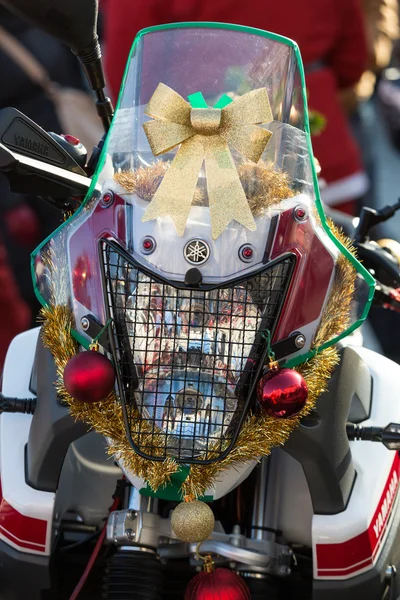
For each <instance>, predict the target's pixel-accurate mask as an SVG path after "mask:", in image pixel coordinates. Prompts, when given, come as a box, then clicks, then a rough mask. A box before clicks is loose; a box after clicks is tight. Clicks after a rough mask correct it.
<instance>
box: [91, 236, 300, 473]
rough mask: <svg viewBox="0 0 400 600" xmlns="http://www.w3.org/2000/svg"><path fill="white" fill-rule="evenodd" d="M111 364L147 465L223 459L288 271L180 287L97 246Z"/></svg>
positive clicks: (284, 263) (288, 260) (130, 432)
mask: <svg viewBox="0 0 400 600" xmlns="http://www.w3.org/2000/svg"><path fill="white" fill-rule="evenodd" d="M102 250H103V270H104V281H105V287H106V298H107V304H108V311H109V316H110V317H112V318H113V332H114V333H113V337H114V354H115V356H114V359H115V361H116V363H117V368H118V370H119V388H120V389H119V394H120V399H121V402H122V406H123V409H124V415H125V425H126V428H127V437H128V439H129V441H130V443H131V445H132V447H133V449H134V450H135V451H136V452H138V453H139V454H141V455H142V456H144V457H146V458H149V459H158V460H163V459H165V458H166V457H168V456H172V457H174V458H175V459H176V460H178V461H179V462H184V463H193V462H196V463H198V462H213V461H215V460H218V459H220V458H221V455H222V454H226V453H227V450H229V449H230V448H229V447H230V446H232V445H233V442H234V440H235V439H236V436H237V434H238V431H239V429H240V426H241V423H242V421H243V414H244V412H245V411H247V408H248V405H249V390H250V388H251V384H252V382H253V380H254V378H255V375H256V373H257V372H258V370H259V369H258V367H259V363H260V357H261V356H262V354H263V352H264V353H265V347H266V340H265V332H266V331H267V330H269V331H273V329H274V326H275V325H276V322H277V319H278V317H279V313H280V309H281V307H282V304H283V301H284V298H285V294H286V290H287V288H288V284H289V282H290V276H291V272H292V267H293V263H294V257H293V256H287V257H285V258H283V259H282V260H280V261H279V262H275V263H274V264H271V265H270V266H268V267H266V269H265V270H264V271H262V272H258V273H257V274H256V275H254V276H252V277H249V278H247V279H245V280H242V281H241V282H236V283H234V284H230V285H227V286H226V287H221V288H217V289H212V290H208V291H205V290H201V289H182V287H174V286H173V285H171V284H169V283H168V284H167V283H163V282H161V281H159V280H157V279H156V278H153V276H151V275H149V274H148V273H145V272H144V271H142V270H140V267H138V266H137V265H135V264H134V263H133V262H132V261H131V260H129V259H128V257H126V256H125V255H124V253H123V251H122V250H120V249H119V248H118V246H117V245H116V244H114V243H113V242H108V241H105V240H103V241H102Z"/></svg>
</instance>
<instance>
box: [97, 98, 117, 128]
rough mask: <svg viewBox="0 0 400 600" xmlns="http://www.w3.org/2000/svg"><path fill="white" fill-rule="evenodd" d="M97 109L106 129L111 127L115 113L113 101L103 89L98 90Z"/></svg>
mask: <svg viewBox="0 0 400 600" xmlns="http://www.w3.org/2000/svg"><path fill="white" fill-rule="evenodd" d="M96 96H97V100H96V110H97V114H98V115H99V117H100V119H101V122H102V123H103V127H104V131H105V132H107V131H108V130H109V129H110V125H111V121H112V118H113V114H114V109H113V105H112V102H111V100H110V98H108V96H105V94H104V91H103V90H96Z"/></svg>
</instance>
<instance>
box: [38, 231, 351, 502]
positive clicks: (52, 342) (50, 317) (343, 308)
mask: <svg viewBox="0 0 400 600" xmlns="http://www.w3.org/2000/svg"><path fill="white" fill-rule="evenodd" d="M331 227H332V225H331ZM332 228H333V229H334V233H335V234H336V236H337V237H338V238H339V239H340V240H341V242H342V243H344V244H345V245H346V246H347V248H348V249H349V250H350V251H351V250H352V248H351V245H350V242H349V241H348V240H347V238H345V236H344V235H343V234H342V233H341V232H339V231H338V230H337V229H335V228H334V227H332ZM47 262H48V264H49V265H50V264H51V262H52V259H51V256H48V257H47ZM65 274H66V271H65V270H64V269H59V270H58V277H59V278H60V277H65ZM355 277H356V271H355V269H354V267H353V266H352V264H351V263H350V261H349V260H348V259H347V258H346V257H345V256H344V255H343V254H340V255H339V257H338V261H337V264H336V274H335V281H334V283H333V287H332V290H331V293H330V296H329V299H328V302H327V305H326V308H325V310H324V314H323V317H322V320H321V324H320V326H319V328H318V331H317V335H316V338H315V341H314V347H315V348H317V347H319V346H321V345H322V344H323V343H325V342H327V341H329V340H331V339H332V337H333V336H335V335H337V334H339V333H340V332H342V331H344V330H345V329H346V328H347V327H348V325H349V320H350V308H351V302H352V298H353V294H354V289H355ZM59 285H60V281H58V282H57V285H54V289H55V288H57V287H58V286H59ZM54 300H56V295H55V296H54ZM42 316H43V319H44V324H43V327H42V338H43V343H44V345H45V346H46V347H47V348H49V349H50V351H51V352H52V354H53V356H54V359H55V364H56V368H57V376H58V378H57V382H56V388H57V392H58V394H59V395H60V397H61V398H62V400H63V401H64V402H66V403H67V405H68V406H69V409H70V412H71V415H72V416H73V417H74V418H76V419H79V420H80V421H83V422H85V423H87V424H88V428H93V429H95V430H96V431H97V432H98V433H100V434H102V435H104V436H105V437H106V438H108V440H109V441H110V442H109V448H108V451H109V453H110V455H114V456H115V457H116V458H117V459H118V460H121V461H122V462H123V465H124V467H125V468H126V469H128V470H131V471H132V472H134V473H135V474H136V475H138V476H139V477H141V478H143V479H145V480H146V481H147V482H148V484H149V485H150V487H151V488H152V489H153V490H154V491H157V489H158V488H160V487H162V486H164V485H166V484H167V483H169V481H170V478H171V475H173V474H174V473H175V472H176V471H177V470H178V469H179V464H178V463H177V462H176V461H175V460H174V459H173V458H168V459H166V460H164V461H162V462H159V461H152V460H146V459H143V458H141V457H140V456H139V455H138V454H136V453H135V452H134V451H133V450H132V448H131V446H130V444H129V442H128V440H127V438H126V433H125V427H124V421H123V415H122V407H121V404H120V402H119V401H118V398H117V396H116V394H115V392H112V393H111V394H110V395H109V396H108V397H107V398H105V399H104V400H103V401H101V402H98V403H93V404H92V403H82V402H76V401H75V400H74V399H73V398H72V397H71V396H70V395H69V394H68V393H67V391H66V390H65V387H64V384H63V373H64V369H65V366H66V364H67V362H68V360H69V359H70V358H71V357H72V356H74V355H75V354H76V353H77V352H78V351H79V347H78V344H77V342H76V341H75V340H74V338H73V337H72V335H71V329H72V328H73V326H74V322H73V315H72V313H71V310H70V309H69V308H68V307H66V306H60V305H57V304H56V303H55V304H54V305H51V306H48V307H45V308H43V309H42ZM337 363H338V353H337V350H336V349H335V348H333V347H330V348H327V349H325V350H323V351H321V352H319V353H317V354H316V355H315V356H314V357H313V358H311V359H310V360H308V361H307V362H306V363H303V364H302V365H299V366H298V367H297V370H298V371H299V372H300V373H301V374H302V375H303V377H304V379H305V380H306V382H307V386H308V390H309V395H308V399H307V403H306V405H305V407H304V408H303V410H302V411H301V412H300V413H299V414H298V415H295V416H293V417H290V418H288V419H276V418H274V417H270V416H268V415H265V414H257V415H249V416H248V418H247V419H246V421H245V423H244V425H243V427H242V429H241V431H240V434H239V436H238V439H237V442H236V444H235V446H234V448H233V449H232V450H231V452H230V453H229V454H228V456H227V457H226V458H225V459H223V460H220V461H218V462H216V463H213V464H208V465H192V466H191V468H190V472H189V475H188V477H187V478H186V479H185V481H184V482H183V484H182V486H181V492H182V496H183V497H184V496H192V497H199V496H202V495H203V494H204V491H205V490H206V489H207V488H209V487H211V486H212V485H213V482H214V481H215V478H216V477H217V475H218V473H219V472H220V471H222V470H223V469H226V468H228V467H231V466H235V465H237V464H239V463H243V462H246V461H249V460H254V459H258V458H259V457H261V456H266V455H268V454H269V453H270V451H271V449H272V448H273V447H274V446H279V445H282V444H284V443H285V442H286V441H287V439H288V437H289V435H290V434H291V433H292V431H293V430H294V429H295V428H296V427H297V426H298V425H299V423H300V420H301V419H302V418H303V417H304V416H305V415H307V414H309V413H310V412H311V411H312V410H313V409H314V408H315V405H316V402H317V399H318V398H319V396H320V395H321V393H322V392H323V391H324V390H325V389H326V386H327V383H328V381H329V378H330V376H331V374H332V371H333V369H334V367H335V365H336V364H337ZM139 419H140V415H139V414H138V415H137V424H139ZM144 428H147V429H145V432H144V433H143V430H144ZM147 433H148V434H149V435H152V436H153V437H154V432H153V428H152V427H151V426H150V425H149V424H148V423H147V422H146V421H142V422H141V434H140V435H141V440H140V442H141V443H142V444H143V442H144V443H145V440H144V439H143V437H142V436H143V435H144V436H145V435H146V434H147ZM131 434H132V438H133V439H134V440H135V438H136V439H137V436H138V428H137V429H136V430H135V429H133V431H131ZM153 444H154V439H153ZM153 444H152V445H153ZM159 445H160V447H161V446H162V444H159ZM154 446H157V443H155V444H154Z"/></svg>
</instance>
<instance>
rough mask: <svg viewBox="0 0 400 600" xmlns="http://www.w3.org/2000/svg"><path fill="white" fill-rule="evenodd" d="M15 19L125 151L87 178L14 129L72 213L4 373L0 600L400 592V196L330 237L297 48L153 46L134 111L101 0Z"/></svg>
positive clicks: (163, 29) (182, 27)
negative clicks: (42, 41)
mask: <svg viewBox="0 0 400 600" xmlns="http://www.w3.org/2000/svg"><path fill="white" fill-rule="evenodd" d="M2 2H3V4H6V5H8V3H7V2H6V1H5V0H2ZM9 4H10V9H12V10H15V11H18V12H19V14H21V15H23V16H25V18H27V19H29V20H30V21H31V22H33V23H35V24H36V25H39V26H41V27H42V28H43V29H45V30H46V31H47V32H49V33H52V34H53V35H56V36H57V37H58V38H59V39H61V40H62V41H63V42H65V43H67V44H68V45H69V46H70V47H71V48H72V49H73V51H74V52H75V53H76V55H77V57H78V58H79V59H80V60H81V62H82V65H83V67H84V69H85V72H86V74H87V76H88V81H89V83H90V85H91V87H92V89H93V90H94V92H95V93H96V95H97V103H96V105H97V109H98V113H99V116H100V117H101V119H102V121H103V123H104V126H105V129H106V134H105V136H104V138H103V139H102V140H101V141H100V142H99V145H98V147H96V148H95V149H94V150H93V153H92V155H91V157H90V159H89V160H88V161H87V154H86V151H85V149H84V148H83V147H82V145H81V144H80V143H79V140H77V139H75V138H72V137H71V136H65V137H64V136H61V135H58V134H54V133H48V132H45V131H43V130H42V129H41V128H40V127H38V126H37V125H36V124H35V123H33V122H32V121H31V120H30V119H28V118H27V117H26V116H25V115H23V114H22V113H20V112H18V111H16V110H15V109H12V108H8V109H3V110H1V111H0V138H1V141H0V170H1V171H2V172H4V173H5V174H6V175H7V177H8V179H9V182H10V186H11V189H12V190H13V191H18V192H23V191H29V193H36V194H38V195H40V196H42V197H43V199H44V201H48V202H50V203H52V204H53V205H55V206H57V207H58V208H59V209H60V211H61V212H62V214H63V216H64V222H63V223H62V225H61V226H60V227H59V229H58V230H57V231H56V232H54V234H53V235H52V236H51V237H50V238H49V239H47V240H45V241H44V242H43V243H42V244H41V245H40V246H39V248H37V249H36V250H35V252H34V253H33V255H32V273H33V281H34V285H35V290H36V293H37V296H38V299H39V300H40V302H41V303H42V306H43V310H42V319H43V323H42V325H41V327H38V328H35V329H32V330H29V331H26V332H24V333H22V334H20V335H18V336H17V337H16V338H15V339H14V340H13V342H12V343H11V345H10V348H9V350H8V354H7V357H6V362H5V366H4V372H3V381H2V395H1V397H0V407H1V411H2V414H1V418H0V479H1V492H0V493H1V502H0V557H1V560H0V570H1V582H2V584H1V590H0V597H1V598H4V599H5V600H14V599H15V600H20V599H21V598H25V597H29V598H30V599H31V600H39V599H45V598H47V599H49V598H57V599H58V600H59V599H63V598H71V600H74V599H76V598H77V597H81V598H85V597H86V598H90V597H94V595H95V594H96V597H99V594H100V593H102V597H103V598H107V599H112V600H116V599H117V598H120V599H122V598H138V599H139V598H140V599H145V598H146V599H149V600H153V599H154V600H156V599H163V600H164V599H167V598H174V599H177V598H183V597H185V599H186V600H193V599H194V598H197V599H198V600H199V599H200V598H202V599H204V598H235V599H236V600H240V599H242V600H245V599H247V600H248V599H249V598H250V597H251V598H253V599H257V598H264V597H267V596H268V597H269V598H295V599H299V598H307V599H310V598H312V599H313V600H334V599H335V598H341V600H342V599H343V598H363V599H365V600H369V599H370V600H378V599H379V600H383V599H384V598H385V599H396V598H398V597H399V595H400V585H399V582H398V578H397V575H396V572H397V568H398V565H399V563H400V545H399V521H400V505H399V500H398V496H399V494H398V487H399V477H400V460H399V454H398V449H399V448H400V424H399V423H400V406H398V405H397V404H396V402H395V400H396V395H397V394H398V392H396V390H397V389H398V381H399V379H400V366H399V365H397V364H395V363H393V362H391V361H390V360H388V359H387V358H385V357H384V356H382V355H380V354H379V353H377V352H374V351H372V350H369V349H366V348H364V347H363V346H362V343H361V342H360V339H359V337H357V328H358V327H359V326H360V325H361V324H362V323H363V322H364V320H365V318H366V316H367V314H368V310H369V307H370V306H371V304H372V302H375V303H376V304H378V305H380V306H384V307H386V308H390V309H393V310H400V294H399V292H398V289H397V288H398V287H399V286H400V269H399V260H398V256H397V255H396V249H395V246H394V245H393V243H391V242H385V243H382V244H378V243H374V242H372V241H370V239H369V231H370V229H371V228H372V227H373V226H374V225H376V224H378V223H379V222H382V221H383V220H385V219H388V218H390V217H391V216H392V215H393V214H394V212H395V211H396V210H397V209H399V208H400V203H397V204H396V205H394V206H391V207H387V208H386V209H383V210H382V211H374V210H371V209H368V208H364V209H363V210H362V212H361V215H360V218H359V221H358V222H357V223H355V224H354V223H351V224H350V228H349V229H348V231H347V233H348V235H350V236H351V237H352V242H350V240H349V238H348V237H346V235H345V234H344V233H343V232H342V231H340V230H339V229H338V228H336V227H335V225H333V223H331V224H329V225H328V223H327V221H326V217H325V215H324V212H323V209H322V206H321V203H320V200H319V191H318V180H317V176H316V173H315V166H314V161H313V156H312V149H311V142H310V134H309V126H308V116H307V100H306V90H305V84H304V72H303V67H302V62H301V57H300V53H299V50H298V48H297V46H296V44H295V43H294V42H292V41H291V40H288V39H286V38H283V37H281V36H278V35H275V34H273V33H269V32H264V31H261V30H256V29H251V28H247V27H239V26H235V25H227V24H219V23H186V24H172V25H163V26H160V27H155V28H150V29H148V30H144V31H142V32H140V33H139V34H138V36H137V37H136V39H135V41H134V45H133V48H132V52H131V55H130V57H129V59H128V63H127V68H126V72H125V76H124V82H123V85H122V89H121V93H120V97H119V100H118V104H117V107H116V110H115V112H114V114H113V109H112V106H111V103H110V101H109V100H108V99H107V98H106V97H105V94H104V91H103V88H104V77H103V74H102V70H101V54H100V51H99V46H98V42H97V37H96V35H95V34H94V33H93V32H95V30H96V14H97V2H96V1H95V0H85V1H83V0H69V2H68V3H65V2H64V1H63V0H37V1H36V2H35V3H34V4H33V3H31V2H30V1H28V0H13V2H12V3H11V2H10V3H9ZM186 99H187V100H186ZM73 133H78V132H73ZM355 250H356V251H357V255H358V257H360V259H361V260H362V264H361V263H360V262H359V261H358V260H357V258H356V252H355ZM371 273H373V274H374V277H373V276H372V274H371ZM374 292H375V295H374ZM186 586H187V587H186ZM185 588H186V591H185ZM101 590H102V592H101Z"/></svg>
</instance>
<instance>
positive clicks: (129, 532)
mask: <svg viewBox="0 0 400 600" xmlns="http://www.w3.org/2000/svg"><path fill="white" fill-rule="evenodd" d="M125 537H126V539H127V540H129V541H130V542H132V541H133V540H134V539H135V537H136V533H135V532H134V531H133V529H125Z"/></svg>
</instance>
